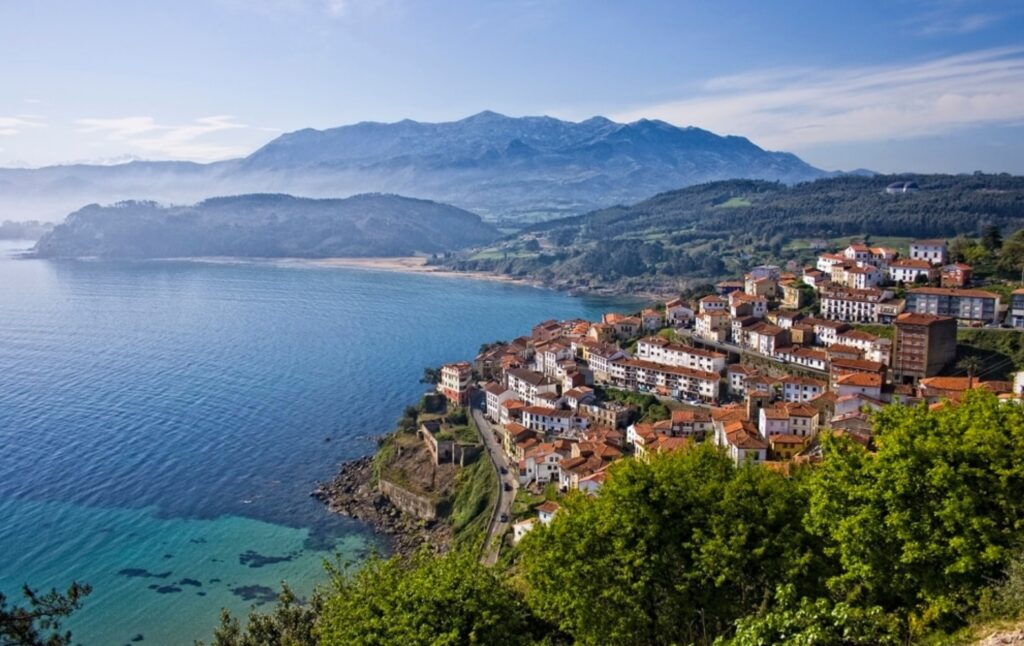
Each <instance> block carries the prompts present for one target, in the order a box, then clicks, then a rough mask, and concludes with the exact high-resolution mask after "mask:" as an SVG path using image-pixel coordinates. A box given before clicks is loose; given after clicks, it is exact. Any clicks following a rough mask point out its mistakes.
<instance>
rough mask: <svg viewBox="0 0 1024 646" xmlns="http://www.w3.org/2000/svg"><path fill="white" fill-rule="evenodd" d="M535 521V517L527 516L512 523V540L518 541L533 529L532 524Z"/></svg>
mask: <svg viewBox="0 0 1024 646" xmlns="http://www.w3.org/2000/svg"><path fill="white" fill-rule="evenodd" d="M536 522H537V519H536V518H527V519H526V520H521V521H519V522H518V523H515V524H514V525H512V542H513V543H518V542H519V541H521V540H523V537H524V536H526V535H527V534H529V533H530V532H531V531H532V530H533V525H534V523H536Z"/></svg>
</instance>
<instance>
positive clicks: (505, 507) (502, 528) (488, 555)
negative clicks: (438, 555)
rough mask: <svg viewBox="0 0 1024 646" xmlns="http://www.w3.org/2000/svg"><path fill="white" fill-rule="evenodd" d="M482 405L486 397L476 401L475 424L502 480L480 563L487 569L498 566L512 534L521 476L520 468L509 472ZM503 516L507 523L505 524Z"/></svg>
mask: <svg viewBox="0 0 1024 646" xmlns="http://www.w3.org/2000/svg"><path fill="white" fill-rule="evenodd" d="M482 404H483V397H477V398H475V400H474V403H473V405H472V406H471V410H472V411H473V421H475V422H476V427H477V428H478V429H480V436H481V437H482V438H483V440H484V446H485V447H486V448H487V456H488V458H490V460H491V465H492V466H493V467H494V473H495V475H497V477H498V498H497V500H498V503H497V504H496V505H495V506H494V512H493V513H492V514H491V521H490V523H489V524H488V525H487V537H486V538H485V539H484V554H483V557H482V558H481V559H480V560H481V562H482V563H483V564H484V565H494V564H495V563H497V562H498V555H499V553H500V552H501V540H500V539H501V537H502V536H504V535H505V532H507V531H508V528H509V526H510V524H511V518H512V501H513V500H515V497H516V491H517V490H518V489H519V481H518V479H517V478H516V475H515V474H516V473H517V472H518V468H509V464H508V461H507V460H506V459H505V452H504V451H502V448H501V443H500V442H499V441H498V437H497V435H496V434H495V432H494V426H493V425H492V424H491V423H490V422H489V421H487V418H486V417H484V413H483V411H482V410H481V408H480V406H481V405H482ZM502 468H504V469H505V470H506V472H507V473H506V474H505V475H502V473H501V470H502ZM505 483H508V484H509V485H511V488H512V490H511V491H505ZM502 516H504V517H505V518H506V519H507V520H504V521H502V520H501V518H502Z"/></svg>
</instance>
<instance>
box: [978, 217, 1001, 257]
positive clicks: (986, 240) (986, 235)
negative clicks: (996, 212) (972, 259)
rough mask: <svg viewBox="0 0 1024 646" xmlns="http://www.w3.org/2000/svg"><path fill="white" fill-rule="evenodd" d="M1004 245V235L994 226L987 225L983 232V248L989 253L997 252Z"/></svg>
mask: <svg viewBox="0 0 1024 646" xmlns="http://www.w3.org/2000/svg"><path fill="white" fill-rule="evenodd" d="M1002 244H1003V234H1002V232H1001V231H1000V230H999V227H998V226H996V225H994V224H988V225H985V228H983V229H982V230H981V246H983V247H985V249H986V251H988V252H989V253H994V252H996V251H997V250H998V249H999V247H1001V246H1002Z"/></svg>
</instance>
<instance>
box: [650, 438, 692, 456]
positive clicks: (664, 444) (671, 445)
mask: <svg viewBox="0 0 1024 646" xmlns="http://www.w3.org/2000/svg"><path fill="white" fill-rule="evenodd" d="M689 443H690V440H689V439H687V438H685V437H666V436H664V435H662V436H661V437H659V438H658V440H657V442H656V443H655V450H656V451H657V452H659V453H665V452H668V451H678V450H679V449H682V448H685V447H686V446H687V445H688V444H689Z"/></svg>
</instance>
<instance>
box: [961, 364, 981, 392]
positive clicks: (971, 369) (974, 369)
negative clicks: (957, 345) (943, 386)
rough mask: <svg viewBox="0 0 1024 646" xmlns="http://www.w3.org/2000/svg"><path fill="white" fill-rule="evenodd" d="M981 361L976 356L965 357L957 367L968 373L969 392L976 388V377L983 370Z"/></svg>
mask: <svg viewBox="0 0 1024 646" xmlns="http://www.w3.org/2000/svg"><path fill="white" fill-rule="evenodd" d="M981 366H982V363H981V359H979V358H978V357H974V356H969V357H964V358H963V359H961V360H960V362H959V363H957V364H956V367H957V368H959V369H960V370H963V371H964V372H966V373H967V390H971V389H972V388H974V375H976V374H978V371H979V370H981Z"/></svg>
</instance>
